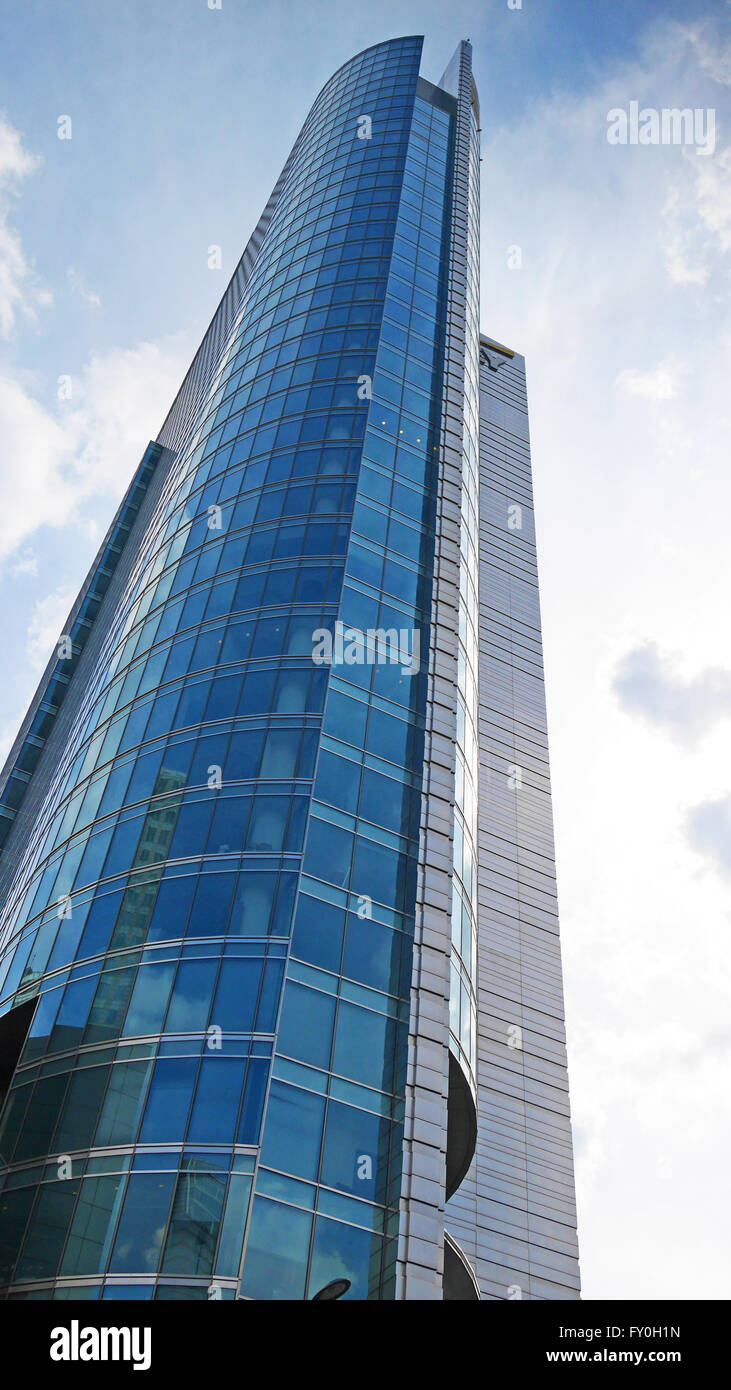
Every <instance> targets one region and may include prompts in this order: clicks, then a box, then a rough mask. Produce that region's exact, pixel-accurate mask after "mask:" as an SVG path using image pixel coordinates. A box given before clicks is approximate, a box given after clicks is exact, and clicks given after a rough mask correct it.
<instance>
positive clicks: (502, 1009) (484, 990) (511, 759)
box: [447, 340, 579, 1299]
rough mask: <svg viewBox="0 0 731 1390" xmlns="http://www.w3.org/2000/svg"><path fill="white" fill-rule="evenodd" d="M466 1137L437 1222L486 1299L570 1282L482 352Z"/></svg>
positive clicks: (546, 953) (553, 966)
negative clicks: (468, 1162) (472, 980)
mask: <svg viewBox="0 0 731 1390" xmlns="http://www.w3.org/2000/svg"><path fill="white" fill-rule="evenodd" d="M479 841H480V843H479V858H480V865H479V941H478V977H479V979H478V1058H477V1073H478V1104H477V1109H478V1138H477V1149H476V1153H475V1158H474V1160H473V1163H472V1167H471V1169H470V1171H469V1173H468V1175H467V1178H466V1179H465V1181H464V1182H463V1183H462V1186H461V1187H460V1189H459V1190H458V1192H457V1193H456V1194H455V1196H454V1197H453V1198H452V1200H451V1201H450V1202H449V1204H448V1206H447V1225H448V1228H449V1230H450V1232H451V1233H452V1234H453V1235H454V1236H455V1238H456V1239H457V1240H458V1241H459V1243H460V1245H461V1247H462V1249H463V1251H464V1252H465V1254H466V1256H467V1258H468V1259H469V1260H470V1262H471V1264H472V1266H473V1268H474V1270H475V1273H476V1275H477V1279H478V1282H479V1285H480V1288H481V1291H482V1296H483V1298H487V1299H516V1298H529V1299H575V1298H578V1297H579V1268H578V1247H577V1240H576V1204H575V1195H574V1174H573V1156H572V1144H571V1124H570V1116H569V1099H568V1074H567V1069H566V1048H565V1033H564V1009H563V990H562V978H561V948H560V942H559V929H558V909H557V899H556V871H555V862H554V847H553V820H552V813H551V787H550V777H549V765H548V741H547V732H546V707H545V697H544V683H543V654H542V645H541V617H540V604H539V593H538V572H537V563H536V542H535V526H534V514H533V491H532V480H531V462H530V445H529V434H528V411H527V399H526V386H525V361H524V359H523V358H522V357H521V356H519V355H518V354H512V353H508V352H507V351H502V350H500V349H499V348H498V347H497V345H495V346H493V345H492V344H490V343H489V340H482V342H481V352H480V807H479Z"/></svg>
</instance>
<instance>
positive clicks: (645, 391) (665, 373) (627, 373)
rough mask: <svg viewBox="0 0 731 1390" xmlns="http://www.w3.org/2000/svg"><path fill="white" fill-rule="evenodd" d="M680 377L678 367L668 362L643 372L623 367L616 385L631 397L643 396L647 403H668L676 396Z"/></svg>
mask: <svg viewBox="0 0 731 1390" xmlns="http://www.w3.org/2000/svg"><path fill="white" fill-rule="evenodd" d="M680 375H681V373H680V371H679V369H678V367H677V366H676V365H675V364H673V363H670V362H661V363H659V364H658V365H657V367H652V368H650V370H649V371H645V372H639V371H633V369H632V368H631V367H624V368H623V370H622V371H621V372H620V373H619V375H618V377H617V385H618V386H621V387H622V389H623V390H625V391H628V392H629V394H630V395H631V396H644V397H645V398H646V399H647V400H648V401H669V400H671V398H672V397H673V396H675V395H676V394H677V389H678V381H679V378H680Z"/></svg>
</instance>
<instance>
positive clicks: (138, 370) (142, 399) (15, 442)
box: [0, 336, 186, 561]
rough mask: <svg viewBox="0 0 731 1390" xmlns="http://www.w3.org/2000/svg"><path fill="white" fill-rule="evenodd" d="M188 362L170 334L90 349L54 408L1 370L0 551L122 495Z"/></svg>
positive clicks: (2, 554)
mask: <svg viewBox="0 0 731 1390" xmlns="http://www.w3.org/2000/svg"><path fill="white" fill-rule="evenodd" d="M185 363H186V356H185V355H184V350H183V349H182V347H181V339H180V338H179V337H177V336H176V337H174V338H171V339H167V340H165V341H164V342H162V343H142V344H140V345H139V346H137V347H135V348H128V349H117V350H115V351H112V352H110V353H107V354H105V355H103V356H102V355H99V356H93V357H92V358H91V359H90V361H89V362H88V364H87V366H86V367H85V368H84V370H83V372H82V373H81V375H80V376H79V378H78V380H73V381H72V383H71V390H72V395H71V398H70V400H65V401H59V402H58V404H57V406H56V409H55V410H53V411H51V410H49V409H48V408H46V407H45V406H44V405H42V404H41V403H40V402H39V401H38V400H36V399H35V398H34V397H33V396H32V395H31V394H30V393H29V391H27V390H26V388H25V386H24V385H22V384H21V382H19V381H18V380H16V379H14V378H12V377H8V376H5V377H2V376H0V436H2V438H3V445H4V447H3V451H2V455H1V456H0V487H1V488H2V492H3V509H2V518H1V520H0V561H2V560H3V559H7V557H8V556H10V555H12V554H13V553H14V552H15V551H16V550H17V549H18V547H19V546H21V545H23V544H24V543H25V542H26V541H27V540H28V538H29V537H30V536H32V535H33V534H34V533H35V532H36V531H38V530H39V528H40V527H42V526H54V527H65V526H69V525H70V523H72V522H73V523H75V524H79V525H85V526H88V525H92V527H93V522H89V520H88V519H87V518H84V517H83V515H81V514H80V509H81V508H83V506H84V505H85V504H86V503H90V502H91V501H93V499H95V498H97V499H98V498H100V497H108V498H109V499H112V500H114V501H115V502H116V501H117V500H118V499H119V497H120V496H121V495H122V493H123V492H124V489H125V488H126V486H127V484H128V482H129V480H130V478H131V477H132V473H133V471H134V468H135V465H136V463H137V462H138V461H139V459H140V458H141V456H142V453H143V450H144V449H145V447H146V445H147V443H148V440H149V439H151V438H154V436H155V435H156V434H157V432H158V430H159V428H160V425H161V423H162V421H163V419H164V418H165V414H166V412H167V410H168V408H169V406H170V404H171V402H172V400H173V397H174V395H175V392H176V389H177V387H178V386H179V384H180V380H181V378H182V375H183V371H184V367H185ZM110 514H111V511H110ZM69 543H70V544H72V543H73V542H72V540H71V539H70V541H69Z"/></svg>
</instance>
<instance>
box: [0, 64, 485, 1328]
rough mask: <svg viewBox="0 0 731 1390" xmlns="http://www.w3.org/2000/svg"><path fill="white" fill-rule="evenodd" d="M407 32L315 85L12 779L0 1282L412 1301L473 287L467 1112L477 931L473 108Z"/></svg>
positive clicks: (464, 767)
mask: <svg viewBox="0 0 731 1390" xmlns="http://www.w3.org/2000/svg"><path fill="white" fill-rule="evenodd" d="M421 48H422V40H421V39H420V38H404V39H398V40H393V41H391V42H388V43H383V44H378V45H376V46H375V47H373V48H370V49H367V50H366V51H365V52H364V53H362V54H359V55H358V56H357V57H356V58H354V59H353V60H352V61H351V62H349V63H346V64H345V65H344V67H343V68H341V69H340V70H339V71H338V72H337V73H336V74H335V75H334V76H333V77H332V78H331V80H330V81H329V82H328V83H327V84H326V86H325V87H324V88H323V90H322V92H321V93H320V95H319V97H318V98H317V100H316V102H315V104H314V106H313V108H312V110H311V112H310V114H309V116H308V118H307V120H306V122H305V125H304V126H303V129H302V131H301V133H300V135H299V137H298V140H297V142H296V144H295V146H294V148H293V151H292V153H291V155H290V157H289V159H288V161H287V164H286V165H285V168H284V171H283V173H282V176H281V177H280V180H279V182H278V184H277V186H276V188H275V191H274V194H273V195H272V198H271V199H270V202H269V204H268V205H267V209H266V210H265V213H264V214H263V216H262V219H261V221H260V223H259V226H258V227H257V229H256V232H255V233H254V236H253V237H252V239H251V241H250V243H249V245H248V247H247V249H246V251H245V253H244V256H243V257H242V261H241V263H240V265H239V267H238V268H237V272H236V274H235V276H234V279H233V280H232V282H231V285H230V286H229V289H228V290H227V292H226V295H225V296H224V299H223V300H222V302H221V306H220V307H219V310H218V312H217V315H216V317H215V318H214V321H213V323H212V325H211V328H210V329H209V332H208V334H207V335H206V338H205V339H204V343H203V344H202V347H201V349H200V351H199V353H198V355H197V357H196V359H195V360H194V363H193V364H192V366H191V369H190V372H189V374H188V377H187V378H186V382H185V383H184V385H183V387H182V388H181V393H180V395H179V397H178V399H177V401H176V404H175V405H174V407H173V410H172V411H171V414H170V416H169V417H168V420H167V421H166V422H165V425H164V427H163V430H162V431H161V433H160V436H159V438H158V441H156V442H155V443H154V444H152V445H151V446H150V448H149V449H148V451H146V453H145V456H144V458H143V460H142V462H141V464H140V466H139V469H138V471H137V474H136V475H135V478H134V481H133V484H132V487H131V489H130V492H129V493H128V495H127V498H126V499H125V503H124V504H123V507H122V508H121V509H120V513H119V514H118V517H117V518H116V519H115V523H114V526H113V527H112V530H111V531H110V534H109V536H108V537H107V541H106V542H105V546H104V547H103V549H102V552H100V557H99V559H98V561H97V563H96V566H95V568H94V570H93V571H92V575H91V576H90V579H89V580H88V581H87V585H86V586H85V589H84V591H82V595H81V597H80V600H79V602H78V603H77V605H76V608H75V609H74V612H73V614H72V617H73V623H72V626H71V639H72V640H71V644H70V652H69V653H68V654H67V655H62V654H59V660H58V662H56V664H55V666H54V667H53V668H52V669H50V670H49V673H47V676H46V678H45V679H44V683H43V684H42V687H41V689H40V691H39V693H38V696H37V697H36V701H35V703H34V706H33V707H32V709H31V711H30V713H29V716H28V720H27V721H26V724H25V725H24V727H23V729H22V730H21V735H19V738H18V740H16V745H15V748H14V750H13V754H12V755H11V759H10V762H9V765H8V766H7V767H6V769H5V772H4V774H3V777H2V779H0V827H1V828H0V838H2V839H3V840H4V841H7V843H6V846H5V852H4V855H3V861H4V862H3V863H2V864H0V909H1V911H0V1058H1V1057H2V1055H3V1049H4V1050H5V1053H4V1055H5V1058H6V1062H5V1074H4V1078H3V1076H2V1075H0V1097H2V1098H3V1104H2V1109H1V1110H0V1297H5V1298H9V1299H22V1298H41V1299H48V1298H54V1299H69V1298H87V1299H98V1298H102V1299H130V1298H132V1299H153V1298H154V1299H201V1300H204V1299H209V1298H223V1299H234V1298H237V1297H243V1298H246V1299H257V1300H262V1299H263V1300H285V1299H297V1300H299V1299H306V1298H312V1297H314V1295H315V1294H316V1293H317V1292H318V1290H320V1289H321V1288H322V1287H323V1286H324V1285H326V1284H328V1283H329V1282H330V1281H331V1280H333V1279H342V1278H345V1279H347V1280H348V1281H349V1289H348V1292H347V1294H346V1297H349V1298H355V1299H393V1298H396V1297H404V1296H409V1295H408V1293H406V1294H404V1287H405V1285H404V1282H403V1275H400V1274H399V1260H400V1255H399V1236H400V1234H401V1233H402V1232H403V1228H404V1227H403V1223H404V1198H403V1193H404V1181H405V1175H406V1174H413V1172H414V1169H415V1160H414V1155H413V1152H412V1149H411V1141H410V1139H408V1137H407V1138H405V1128H404V1126H405V1114H406V1111H407V1104H406V1102H407V1092H409V1088H410V1090H411V1096H412V1099H413V1093H414V1066H413V1057H412V1054H411V1044H410V1041H409V1037H410V1034H409V1027H410V1019H412V1020H413V1014H414V1008H415V1000H416V999H418V997H419V987H418V985H417V983H416V982H415V966H414V959H415V951H414V942H415V933H416V931H417V927H418V924H419V923H420V920H421V918H420V913H421V908H420V902H421V897H420V891H421V890H420V888H419V883H420V877H421V879H423V869H422V867H421V861H420V844H421V838H420V837H421V834H422V826H423V818H424V807H425V804H426V802H427V800H428V798H429V796H430V786H431V785H432V784H433V782H434V780H435V778H436V777H437V771H438V770H437V769H436V768H435V766H433V765H432V764H431V763H430V761H429V758H428V757H427V755H426V754H425V739H426V731H427V729H428V727H429V720H430V711H429V700H430V695H429V690H430V683H429V669H430V661H431V662H433V654H432V651H433V634H434V623H435V605H434V598H433V593H434V585H435V573H436V568H437V563H438V562H437V560H436V559H435V534H436V530H437V523H438V517H439V516H440V515H441V513H440V506H441V505H442V504H441V503H440V501H439V499H440V497H443V493H444V487H445V485H444V477H443V469H442V452H443V439H444V434H445V428H446V427H447V424H448V422H447V419H446V415H447V404H446V403H447V402H448V401H449V399H450V396H449V391H448V377H449V376H450V373H451V375H452V378H453V384H454V379H456V378H455V369H454V349H455V344H454V342H452V344H451V347H450V345H449V327H448V323H449V306H450V296H451V295H452V294H453V293H454V292H455V291H454V283H455V277H456V275H457V274H459V275H461V276H462V279H463V282H464V285H465V286H466V289H465V290H464V291H463V297H464V298H465V303H466V308H465V310H464V314H465V318H466V325H467V327H466V331H465V332H464V334H463V339H464V340H463V342H462V344H461V363H462V365H461V368H460V371H459V388H460V392H461V398H462V401H463V405H462V408H461V416H460V420H459V422H458V433H459V438H460V439H461V459H462V462H461V473H462V486H461V494H460V496H461V500H460V503H459V513H458V516H457V517H456V518H455V523H454V526H455V534H456V536H457V541H456V547H457V554H458V562H457V563H456V565H455V571H456V572H458V582H457V589H458V595H459V600H458V625H457V626H458V631H457V632H456V633H455V634H454V640H455V642H456V649H455V663H454V665H455V693H454V703H455V705H456V738H455V739H454V740H453V746H452V752H451V754H450V757H451V762H450V765H449V767H448V768H447V769H446V770H445V771H441V772H439V776H441V778H442V781H444V778H446V779H447V783H448V786H449V787H450V788H451V792H448V797H450V798H451V803H452V805H453V813H452V817H453V818H452V827H451V832H450V839H449V845H448V850H447V851H446V854H445V857H444V871H445V872H446V873H447V875H448V878H449V881H450V884H451V888H450V894H451V898H450V902H451V910H450V908H448V909H447V911H446V912H445V913H444V914H443V917H444V941H445V950H446V953H447V959H448V961H449V973H450V977H451V985H450V986H449V987H448V994H449V1009H448V1014H449V1017H448V1018H447V1016H446V1011H445V1017H444V1028H443V1030H442V1033H440V1034H439V1035H438V1040H437V1032H436V1029H437V1024H436V1022H435V1024H434V1030H435V1032H434V1037H435V1042H434V1046H435V1048H436V1047H437V1046H439V1047H442V1048H443V1055H444V1058H445V1059H446V1056H447V1049H450V1050H451V1052H452V1054H453V1056H454V1057H455V1058H456V1059H457V1060H458V1063H459V1066H460V1067H461V1068H462V1069H463V1070H464V1072H465V1074H466V1076H467V1077H468V1079H469V1083H470V1085H471V1086H472V1090H473V1092H474V1090H475V1071H476V1057H475V1049H476V1037H477V1027H476V1013H477V984H476V947H477V935H478V906H477V902H478V884H477V847H478V834H477V815H478V798H477V783H478V767H479V753H478V744H479V723H478V640H479V622H478V618H479V604H478V578H477V572H478V555H479V538H480V529H479V528H480V523H479V467H478V462H479V459H478V455H479V427H478V419H479V399H478V382H479V357H478V354H479V325H478V240H479V229H478V225H477V216H476V208H477V201H478V199H477V186H478V175H479V150H478V130H477V119H476V116H475V111H474V110H471V112H470V117H469V119H470V122H471V124H470V138H469V139H470V149H469V182H470V184H471V189H470V190H469V198H468V199H467V201H468V203H469V205H470V207H471V208H472V212H471V213H470V216H469V228H468V235H467V254H466V257H463V258H462V262H463V263H462V262H460V264H459V265H456V264H455V236H454V227H453V220H454V215H455V212H454V210H455V206H456V203H457V202H458V200H459V198H460V197H461V195H462V191H463V190H461V188H460V187H457V172H456V171H457V168H458V161H457V158H456V153H455V151H456V141H457V137H458V119H457V117H458V97H457V96H455V95H454V94H453V93H452V92H450V91H449V90H446V89H442V88H435V87H432V86H431V85H430V84H429V83H426V82H424V81H423V79H421V78H420V76H419V63H420V57H421ZM467 49H468V45H462V54H463V60H464V54H465V53H466V50H467ZM468 105H469V101H468ZM450 354H451V355H450ZM452 427H454V422H452ZM328 641H329V643H330V649H329V650H330V655H329V656H328V657H327V658H326V659H322V658H321V656H320V655H318V651H317V645H318V643H323V642H324V643H325V646H327V642H328ZM394 651H396V657H395V658H394ZM19 808H20V809H19ZM422 887H423V884H422ZM428 990H429V985H428V983H427V985H426V988H425V990H424V991H422V994H421V998H422V1002H423V1007H424V1009H425V1010H426V1009H427V1002H426V1001H427V995H428ZM435 1018H436V1015H435ZM439 1026H440V1027H441V1024H440V1025H439ZM445 1067H446V1061H445ZM417 1089H418V1086H417ZM441 1101H442V1102H443V1105H442V1112H441V1120H440V1121H439V1122H438V1124H441V1126H442V1129H443V1143H442V1150H444V1148H445V1146H446V1145H447V1137H446V1130H447V1116H446V1091H445V1092H444V1094H443V1095H442V1097H441ZM438 1124H437V1128H438ZM442 1157H443V1154H442ZM417 1166H418V1165H417ZM443 1188H444V1184H443V1181H442V1198H441V1201H442V1207H443V1206H444V1191H443Z"/></svg>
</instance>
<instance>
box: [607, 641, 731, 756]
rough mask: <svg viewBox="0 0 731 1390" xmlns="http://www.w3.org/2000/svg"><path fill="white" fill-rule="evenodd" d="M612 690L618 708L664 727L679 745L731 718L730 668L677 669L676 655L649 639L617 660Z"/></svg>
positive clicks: (700, 735) (691, 740)
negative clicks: (693, 672) (682, 671)
mask: <svg viewBox="0 0 731 1390" xmlns="http://www.w3.org/2000/svg"><path fill="white" fill-rule="evenodd" d="M613 689H614V693H615V695H616V696H617V697H618V699H619V702H620V704H621V706H622V708H623V709H624V710H625V711H627V713H629V714H639V715H640V716H641V717H642V718H644V719H645V720H647V722H648V723H650V724H654V725H655V726H656V727H658V728H665V729H667V730H668V731H669V732H670V733H671V734H672V736H673V737H675V738H677V739H678V740H679V741H680V742H681V743H687V742H693V741H695V740H696V739H698V738H700V737H702V736H703V735H704V734H707V733H708V732H709V731H710V730H711V729H712V728H713V727H714V725H715V724H717V723H718V722H719V721H720V720H723V719H728V718H729V717H730V716H731V671H726V670H723V669H722V668H720V667H709V668H707V669H706V670H704V671H701V672H700V673H699V674H698V675H697V676H692V677H687V676H683V675H681V674H680V672H679V671H678V658H677V657H671V656H668V655H667V654H665V653H663V652H661V651H660V650H659V648H658V646H657V644H656V643H655V642H648V643H646V644H645V645H644V646H642V647H637V648H635V650H634V651H631V652H627V654H626V655H625V656H623V657H622V659H621V661H620V662H619V664H618V667H617V670H616V674H615V677H614V681H613Z"/></svg>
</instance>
